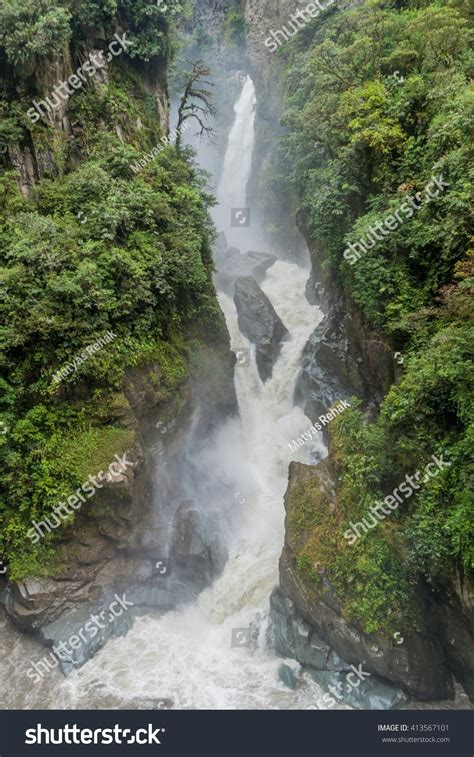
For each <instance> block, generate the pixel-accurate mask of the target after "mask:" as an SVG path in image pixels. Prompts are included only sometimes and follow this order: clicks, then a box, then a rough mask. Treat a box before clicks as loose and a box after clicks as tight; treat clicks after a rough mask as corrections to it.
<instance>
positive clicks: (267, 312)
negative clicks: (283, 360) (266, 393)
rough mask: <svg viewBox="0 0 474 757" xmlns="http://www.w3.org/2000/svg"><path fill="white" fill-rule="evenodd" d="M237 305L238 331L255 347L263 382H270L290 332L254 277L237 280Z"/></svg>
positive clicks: (235, 298)
mask: <svg viewBox="0 0 474 757" xmlns="http://www.w3.org/2000/svg"><path fill="white" fill-rule="evenodd" d="M234 302H235V306H236V308H237V314H238V317H239V329H240V331H241V333H242V334H243V335H244V336H245V337H247V339H248V340H249V341H250V342H252V344H254V345H255V347H256V360H257V367H258V372H259V374H260V378H261V379H262V381H267V379H269V378H270V376H271V375H272V371H273V366H274V365H275V361H276V360H277V358H278V355H279V354H280V351H281V346H282V342H283V341H284V340H285V339H287V338H288V337H289V333H288V329H287V328H286V326H285V325H284V324H283V323H282V321H281V319H280V317H279V316H278V314H277V313H276V311H275V308H274V307H273V305H272V303H271V302H270V300H269V299H268V297H267V296H266V294H265V293H264V292H262V290H261V289H260V287H259V286H258V284H257V282H256V281H255V279H253V278H252V277H251V276H246V277H245V278H240V279H237V281H236V283H235V295H234Z"/></svg>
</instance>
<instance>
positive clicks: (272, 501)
mask: <svg viewBox="0 0 474 757" xmlns="http://www.w3.org/2000/svg"><path fill="white" fill-rule="evenodd" d="M254 108H255V90H254V86H253V83H252V81H251V80H250V79H247V81H246V82H245V84H244V87H243V90H242V93H241V96H240V99H239V101H238V102H237V104H236V106H235V112H236V117H235V123H234V127H233V129H232V131H231V133H230V137H229V143H228V147H227V153H226V157H225V162H224V169H223V174H222V177H221V181H220V184H219V197H218V199H219V200H221V201H222V203H223V208H224V210H223V213H222V215H220V214H217V215H216V218H217V222H218V223H219V218H225V219H227V220H226V221H224V223H223V224H222V223H221V228H225V229H227V227H228V225H229V224H228V222H227V221H228V207H229V205H231V206H235V205H236V206H244V205H245V194H246V193H245V190H246V185H247V181H248V178H249V174H250V170H251V158H252V150H253V143H254ZM238 232H239V234H241V236H240V237H239V240H240V241H241V243H242V245H247V244H248V246H250V243H251V240H252V231H251V229H239V230H238ZM307 278H308V271H307V270H306V269H303V268H301V267H299V266H298V265H296V264H294V263H290V262H284V261H277V262H276V263H275V264H274V265H273V266H272V267H271V268H270V269H269V271H268V273H267V276H266V278H265V280H264V282H263V284H262V289H263V290H264V291H265V293H266V294H267V296H268V297H269V299H270V300H271V302H272V304H273V306H274V308H275V310H276V312H277V313H278V314H279V315H280V317H281V319H282V321H283V323H284V324H285V325H286V327H287V329H288V330H289V332H290V335H291V340H289V341H287V342H285V343H284V345H283V348H282V351H281V354H280V356H279V358H278V360H277V362H276V364H275V366H274V370H273V375H272V377H271V378H270V379H269V380H268V381H267V382H266V383H265V384H263V383H262V381H261V380H260V377H259V375H258V371H257V367H256V364H255V360H254V357H253V355H252V350H251V349H250V359H249V360H248V361H247V362H246V363H245V364H244V365H239V366H238V367H237V369H236V380H235V384H236V391H237V396H238V401H239V408H240V416H241V420H240V422H239V421H236V420H235V419H233V420H229V421H228V422H227V423H226V424H224V425H223V426H222V427H221V428H220V429H219V431H218V433H217V434H216V438H215V440H214V446H213V448H211V449H209V450H208V451H207V453H206V454H208V455H209V456H210V457H211V458H212V459H214V460H215V461H217V463H216V464H217V465H221V466H223V467H224V468H226V471H225V474H226V478H227V480H231V481H233V482H235V493H234V499H235V515H234V517H233V519H232V535H231V543H230V545H229V559H228V562H227V564H226V567H225V570H224V572H223V574H222V576H221V577H220V578H219V579H218V580H217V581H216V582H215V583H214V585H213V586H211V587H210V588H209V589H207V590H205V591H204V592H203V593H202V594H201V595H200V597H199V599H198V601H197V602H196V604H194V605H192V606H187V607H184V608H183V609H180V610H176V611H173V612H169V613H167V614H166V615H165V616H163V617H161V618H156V617H143V618H139V619H137V620H136V622H135V625H134V627H133V628H132V630H131V631H130V632H129V634H128V635H127V636H126V637H124V638H120V639H114V640H111V641H109V642H108V644H107V646H106V647H105V648H104V649H103V650H102V651H101V652H99V653H98V654H97V655H96V656H95V657H94V658H93V659H92V660H90V661H89V662H88V663H87V664H86V665H85V666H84V667H83V668H81V669H80V670H78V671H76V672H74V673H73V675H72V676H71V677H70V678H69V679H67V680H62V679H60V678H59V676H58V675H57V674H56V672H55V673H54V681H55V683H54V686H53V685H52V680H51V678H50V680H49V682H48V683H49V684H50V687H49V688H48V689H45V687H44V686H43V685H42V684H41V686H40V688H41V690H42V694H41V702H39V701H36V700H37V692H38V691H39V689H38V690H37V692H36V693H35V690H34V689H35V687H34V686H33V687H32V691H31V692H30V693H28V694H26V695H25V706H27V707H33V706H42V707H48V706H52V707H63V708H80V707H84V708H88V707H104V706H105V707H106V706H112V707H117V706H140V704H139V703H140V702H143V703H144V706H146V702H147V701H150V699H154V700H163V701H165V700H171V701H172V702H173V706H174V707H175V708H202V709H215V708H221V709H227V708H229V709H251V708H259V709H265V708H269V709H272V708H282V709H290V708H297V709H299V708H305V707H308V706H317V705H318V703H320V702H321V698H322V692H321V690H320V689H319V687H318V686H317V685H316V684H314V683H313V682H312V681H311V680H310V679H309V677H304V685H302V686H301V687H299V688H298V689H297V691H294V692H293V691H291V690H289V689H288V688H287V687H285V686H284V685H283V684H282V683H281V681H280V680H279V678H278V668H279V666H280V664H281V660H279V659H278V658H276V657H275V656H274V655H273V654H272V653H271V651H268V650H267V649H266V648H265V643H264V642H265V633H264V629H265V617H266V615H267V612H268V600H269V595H270V593H271V591H272V589H273V588H274V587H275V586H276V584H277V583H278V559H279V555H280V552H281V548H282V544H283V536H284V528H283V523H284V509H283V495H284V492H285V489H286V486H287V473H288V463H289V461H290V460H291V459H300V460H302V461H306V462H308V461H309V459H310V453H311V452H316V453H317V454H319V455H320V456H321V455H323V454H324V445H323V442H322V440H315V441H314V442H312V443H309V444H307V445H305V447H304V448H301V449H300V450H299V452H298V455H297V456H295V453H292V452H291V449H290V447H289V442H290V441H292V440H293V439H294V438H295V437H297V436H298V435H299V434H300V433H301V432H302V431H304V430H306V428H307V427H308V426H309V425H310V421H309V420H308V418H307V417H306V416H305V415H304V413H303V412H302V410H301V409H300V408H298V407H295V405H294V403H293V390H294V384H295V379H296V375H297V370H298V365H299V360H300V357H301V352H302V349H303V347H304V345H305V343H306V341H307V339H308V337H309V336H310V334H311V332H312V331H313V329H314V328H315V327H316V325H317V324H318V322H319V320H320V318H321V313H320V311H319V309H318V308H316V307H312V306H310V305H309V304H308V302H307V300H306V298H305V294H304V292H305V285H306V280H307ZM220 303H221V307H222V310H223V312H224V314H225V317H226V320H227V325H228V328H229V332H230V335H231V340H232V344H233V346H234V347H236V348H238V347H242V346H243V345H247V347H248V348H250V345H248V343H246V340H245V339H244V337H242V335H241V334H240V332H239V329H238V323H237V314H236V310H235V306H234V304H233V301H232V300H231V299H230V298H229V297H228V296H227V295H224V294H221V295H220ZM206 470H207V469H206ZM207 475H209V473H207ZM250 624H255V625H256V626H258V625H260V634H259V637H258V643H257V644H256V646H245V647H232V646H231V639H232V631H233V629H239V628H248V627H249V626H250ZM295 667H298V666H297V664H296V663H295ZM131 703H132V704H131Z"/></svg>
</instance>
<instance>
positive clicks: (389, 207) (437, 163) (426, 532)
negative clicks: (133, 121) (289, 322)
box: [265, 0, 474, 630]
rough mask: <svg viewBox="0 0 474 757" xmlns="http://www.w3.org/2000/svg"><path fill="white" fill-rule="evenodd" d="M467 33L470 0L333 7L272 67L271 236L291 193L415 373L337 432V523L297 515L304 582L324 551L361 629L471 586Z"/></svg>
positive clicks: (332, 267) (329, 275)
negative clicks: (420, 593)
mask: <svg viewBox="0 0 474 757" xmlns="http://www.w3.org/2000/svg"><path fill="white" fill-rule="evenodd" d="M472 37H473V34H472V7H470V4H469V3H468V2H465V1H464V0H452V1H451V2H441V1H440V2H424V1H423V0H419V1H417V2H383V1H380V0H368V2H363V3H361V4H358V6H357V7H355V8H348V7H345V8H344V9H343V10H340V11H339V10H335V9H334V10H331V11H328V13H327V14H326V19H325V22H324V23H321V21H318V22H314V23H312V24H309V25H308V26H307V27H306V28H304V29H302V30H301V31H300V32H298V34H297V35H296V36H295V38H294V39H293V40H291V41H290V42H288V43H286V44H285V45H284V46H283V47H282V48H281V50H280V51H279V53H277V54H276V55H278V56H279V57H280V60H281V61H282V63H283V65H284V67H285V79H286V81H285V84H286V89H287V92H288V94H287V96H286V102H285V112H284V124H285V126H286V128H287V134H286V136H285V137H284V138H283V139H282V141H281V144H280V146H279V149H278V160H277V161H275V155H274V154H273V155H272V158H271V160H270V161H268V163H267V165H266V171H265V181H266V192H267V197H268V198H269V199H268V207H269V210H270V212H271V209H272V208H273V229H274V230H276V231H277V233H278V223H279V221H278V219H279V217H280V216H281V215H282V212H281V207H280V206H279V205H278V200H277V198H278V196H281V197H285V195H286V196H288V195H290V196H293V197H295V198H296V203H297V206H298V216H299V219H300V221H301V222H302V223H303V224H304V226H305V227H306V228H308V229H309V236H310V238H311V239H312V245H313V249H314V250H316V253H315V254H316V255H317V256H318V257H319V259H320V260H321V259H322V260H323V269H324V272H325V278H326V285H327V287H328V288H329V289H331V287H339V288H341V289H343V290H344V291H345V292H346V293H347V294H348V295H349V296H350V298H351V299H352V301H353V302H355V304H356V306H357V307H358V308H359V309H360V311H361V313H362V315H363V318H364V319H365V321H366V323H367V324H368V325H371V326H372V327H376V328H377V330H378V331H379V333H381V334H382V335H384V337H385V339H386V340H387V341H388V342H389V343H390V344H391V345H392V348H393V350H394V352H395V351H397V352H399V353H401V356H402V358H401V360H402V362H403V367H402V375H401V378H400V380H399V381H398V383H397V384H396V385H394V386H393V387H392V389H391V390H390V392H389V394H388V396H387V397H386V399H385V401H384V402H383V404H382V407H381V412H380V415H379V416H378V418H377V420H376V421H375V422H368V420H367V419H366V416H365V415H364V413H363V411H362V409H361V408H360V406H359V405H358V404H357V402H356V403H355V405H354V408H353V409H352V410H351V411H348V412H346V413H344V414H343V415H342V416H341V417H340V418H339V419H338V420H337V421H336V422H335V423H334V428H333V434H332V439H331V450H332V456H331V459H332V463H333V467H334V470H335V472H336V476H337V488H338V499H339V503H340V508H339V509H338V511H337V513H335V514H334V515H333V516H331V517H330V518H329V521H328V520H326V521H325V522H321V518H320V517H318V497H317V495H316V493H315V492H314V491H313V490H312V489H311V487H309V488H308V489H307V491H306V492H301V497H300V499H301V503H300V506H299V509H298V512H299V516H298V523H299V527H300V528H302V529H304V530H306V531H307V532H308V531H309V532H310V533H311V538H310V540H309V543H310V546H307V547H306V548H305V550H303V552H302V554H301V555H300V569H301V571H302V572H303V573H304V574H305V575H307V576H309V577H310V579H311V580H314V581H320V576H319V574H318V572H317V570H316V569H315V567H314V562H315V559H316V556H317V558H318V560H320V561H321V563H322V564H323V565H325V566H326V567H327V570H328V575H329V576H330V578H331V579H332V581H333V584H334V586H335V587H336V588H337V591H338V595H339V597H340V599H341V602H342V605H343V607H344V610H345V612H346V613H347V614H348V615H349V616H351V617H354V618H358V619H360V620H361V621H362V623H363V625H364V627H365V628H366V629H367V630H376V629H378V628H381V627H393V625H394V624H395V627H396V628H400V618H401V617H402V616H403V618H404V621H405V623H407V624H408V623H410V622H415V623H416V619H415V618H414V617H413V608H412V602H411V600H412V598H413V593H414V592H415V590H416V587H417V586H419V584H420V581H421V582H422V583H423V584H426V585H427V586H428V587H430V588H431V589H434V590H436V589H439V588H441V587H446V586H452V585H453V581H454V579H455V578H459V579H460V581H461V584H462V583H463V582H464V580H466V579H467V580H470V581H472V578H473V575H474V573H473V568H474V564H473V559H474V552H473V544H474V494H473V482H474V477H473V476H474V463H473V446H474V427H473V411H474V375H473V367H472V353H473V345H474V319H473V300H472V287H473V283H474V278H473V262H474V260H473V247H472V237H471V236H470V234H472V175H473V162H472V157H473V150H472V144H473V141H472V136H473V134H472V124H473V116H474V107H473V106H474V101H473V89H472V84H471V77H472V62H473V54H472ZM436 175H438V176H442V177H443V179H444V181H445V182H446V183H447V184H448V186H447V187H446V188H445V189H444V191H442V192H440V193H439V196H438V197H437V198H435V199H433V200H431V201H430V202H429V203H423V204H422V205H421V207H420V209H419V210H418V211H417V212H416V213H413V216H412V217H411V218H406V220H405V221H404V222H403V223H401V224H398V225H397V228H395V229H394V230H393V231H392V232H391V233H390V234H387V235H384V236H382V237H381V238H380V241H377V243H376V244H375V245H374V246H372V248H371V249H369V250H368V251H367V252H366V253H365V254H363V255H362V257H361V258H360V259H359V260H358V261H357V262H356V263H355V264H350V262H348V260H346V259H345V257H344V251H345V250H346V249H347V248H348V245H349V243H351V242H352V243H354V242H357V241H358V240H360V239H361V238H362V237H364V236H365V235H367V234H368V231H369V229H370V227H371V226H372V227H373V226H374V224H376V223H377V222H378V221H383V219H384V218H385V217H387V215H389V214H393V213H394V211H396V210H397V209H398V208H400V206H401V205H402V203H404V202H405V201H406V200H407V197H408V196H413V195H415V194H416V193H417V192H421V193H423V190H424V188H425V186H426V185H427V184H428V182H430V180H431V178H432V177H433V176H436ZM276 186H278V187H279V190H280V189H281V188H283V191H282V192H281V193H280V191H279V192H278V194H277V193H275V187H276ZM275 210H276V212H275ZM433 454H438V455H440V454H444V459H445V460H447V461H449V462H450V463H451V465H450V466H449V467H445V468H444V469H443V471H440V473H439V475H438V476H436V477H433V478H431V479H430V480H429V482H427V483H426V484H423V486H422V487H421V488H420V490H419V491H416V492H415V493H414V494H413V497H411V498H410V499H409V500H408V501H407V502H405V503H404V504H402V505H400V507H399V509H398V510H397V512H395V513H393V514H392V516H391V517H389V518H387V519H386V520H385V521H384V522H383V523H380V524H379V525H378V526H377V528H376V529H374V530H372V531H370V532H369V533H368V534H367V535H366V536H364V537H363V538H362V539H360V540H359V541H358V542H357V544H355V545H354V546H349V545H348V543H347V541H346V540H345V539H344V538H343V532H344V528H346V527H347V525H348V524H349V522H350V521H351V520H352V521H354V522H355V521H360V520H361V518H362V517H363V516H364V515H366V514H368V513H369V507H370V506H371V505H373V504H374V503H375V501H376V500H380V499H381V498H383V497H384V496H387V495H388V494H391V493H392V490H393V489H394V487H396V486H398V484H399V483H400V482H401V481H403V480H404V479H405V475H406V474H410V473H413V472H414V471H416V470H417V469H419V470H422V469H423V467H424V465H425V464H426V463H427V462H428V461H429V460H430V459H431V456H432V455H433ZM345 524H347V525H345ZM321 556H322V557H323V559H321Z"/></svg>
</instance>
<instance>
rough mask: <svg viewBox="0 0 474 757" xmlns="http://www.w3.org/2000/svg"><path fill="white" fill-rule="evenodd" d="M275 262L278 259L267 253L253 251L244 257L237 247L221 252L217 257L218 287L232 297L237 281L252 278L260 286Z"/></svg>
mask: <svg viewBox="0 0 474 757" xmlns="http://www.w3.org/2000/svg"><path fill="white" fill-rule="evenodd" d="M275 261H276V257H274V256H273V255H269V254H268V253H266V252H254V251H253V250H252V251H250V252H247V253H245V254H243V255H242V254H241V253H240V251H239V250H238V249H237V248H236V247H229V248H227V249H225V250H223V251H222V250H220V252H219V254H218V255H216V264H217V269H218V271H217V273H216V276H215V281H216V284H217V287H218V288H219V289H221V290H222V291H224V292H226V293H227V294H229V295H230V296H231V297H232V296H233V294H234V287H235V282H236V281H237V279H239V278H242V277H245V276H252V277H253V278H254V279H255V281H256V282H257V283H259V284H260V283H261V282H262V281H263V279H264V278H265V274H266V272H267V270H268V269H269V268H270V267H271V266H272V265H273V264H274V262H275Z"/></svg>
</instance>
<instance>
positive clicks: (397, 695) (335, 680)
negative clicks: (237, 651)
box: [267, 589, 406, 709]
mask: <svg viewBox="0 0 474 757" xmlns="http://www.w3.org/2000/svg"><path fill="white" fill-rule="evenodd" d="M267 643H268V644H269V645H270V647H271V648H273V649H274V650H275V651H276V652H277V654H280V655H281V656H282V657H290V658H293V659H295V660H297V661H298V662H299V663H300V664H301V665H303V666H304V668H305V670H307V671H308V672H309V673H310V675H311V676H312V678H313V679H314V680H315V681H316V682H317V683H318V684H319V685H320V686H322V687H323V688H324V689H325V690H326V691H332V692H333V694H334V692H336V693H335V694H334V696H335V699H336V701H341V702H344V703H345V704H348V705H350V706H352V707H359V708H361V709H392V708H394V707H398V706H400V705H401V704H402V703H404V702H405V701H406V697H405V696H404V694H403V692H402V691H401V690H400V688H399V687H396V686H391V685H390V684H389V683H388V682H387V681H382V680H381V679H380V678H379V677H377V676H375V675H372V674H370V675H368V673H369V671H368V670H367V669H366V668H365V667H364V668H362V671H363V672H362V673H360V675H357V671H358V670H359V671H360V670H361V668H360V667H357V666H355V665H354V666H351V663H349V662H348V661H346V660H344V659H343V658H342V657H340V656H339V655H338V654H337V653H336V652H335V651H334V650H333V649H331V647H330V646H329V644H326V642H325V641H324V640H323V639H322V638H321V636H319V634H318V633H316V632H315V630H314V629H313V627H312V626H311V625H310V624H309V623H308V622H306V621H305V620H304V619H303V618H302V617H301V615H299V613H298V612H297V611H296V609H295V605H294V603H293V602H292V601H291V600H289V599H288V598H287V597H285V596H284V595H283V594H282V592H281V591H280V590H279V589H275V590H274V591H273V592H272V594H271V597H270V616H269V625H268V630H267ZM287 667H288V666H287V665H282V666H281V667H280V669H279V677H280V679H281V680H282V681H283V682H284V683H286V684H287V685H290V682H291V681H292V678H291V676H290V673H289V672H288V670H289V671H290V672H291V674H292V676H294V674H293V671H291V668H288V670H286V668H287ZM283 669H285V670H283ZM287 680H288V683H287ZM295 680H296V679H295ZM330 686H331V687H333V688H332V689H330V688H329V687H330ZM332 706H334V705H332Z"/></svg>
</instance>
